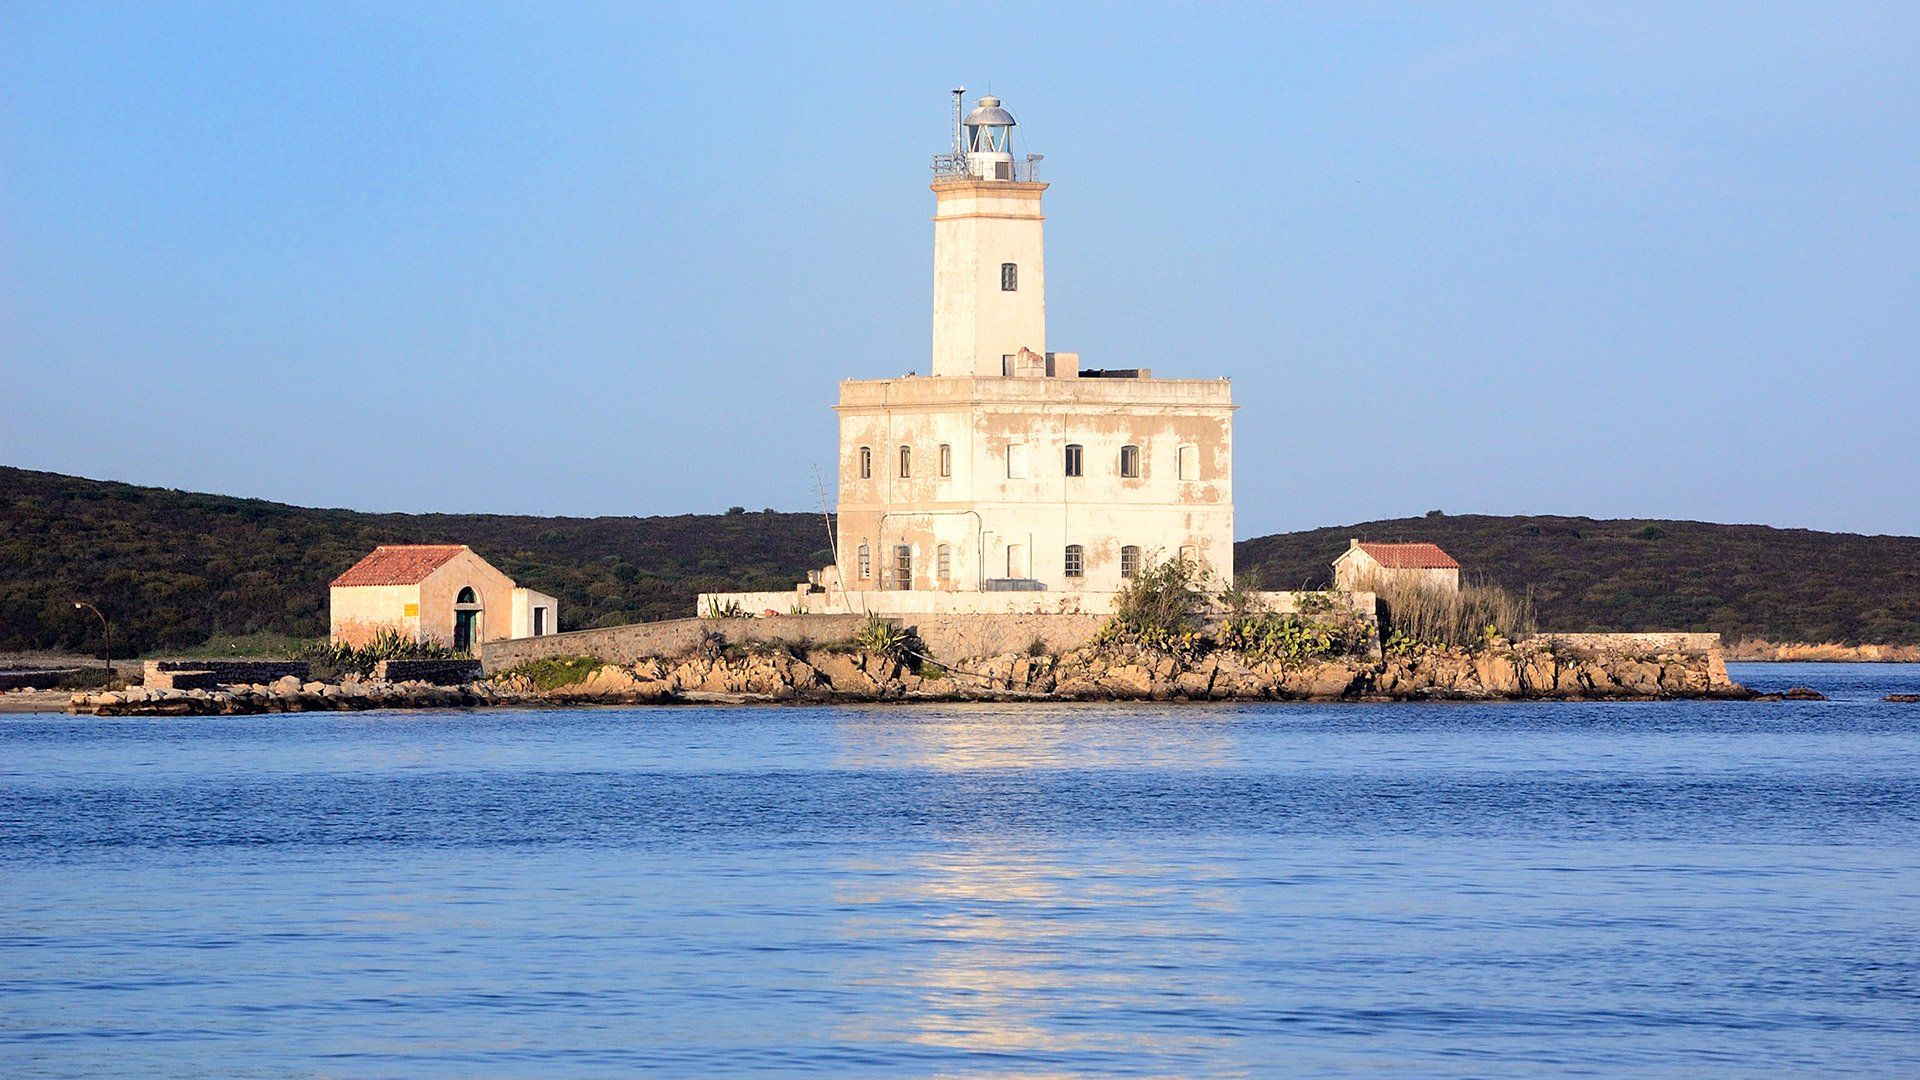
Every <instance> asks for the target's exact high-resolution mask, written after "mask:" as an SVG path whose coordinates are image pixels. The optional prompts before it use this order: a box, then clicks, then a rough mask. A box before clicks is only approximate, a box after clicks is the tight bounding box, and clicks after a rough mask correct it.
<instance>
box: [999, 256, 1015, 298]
mask: <svg viewBox="0 0 1920 1080" xmlns="http://www.w3.org/2000/svg"><path fill="white" fill-rule="evenodd" d="M1019 288H1020V268H1019V267H1018V266H1016V265H1014V264H1013V263H1001V264H1000V291H1001V292H1015V291H1018V290H1019Z"/></svg>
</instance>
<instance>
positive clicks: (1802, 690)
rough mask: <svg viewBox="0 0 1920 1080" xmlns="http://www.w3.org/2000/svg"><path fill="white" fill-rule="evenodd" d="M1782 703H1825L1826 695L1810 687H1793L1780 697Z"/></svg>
mask: <svg viewBox="0 0 1920 1080" xmlns="http://www.w3.org/2000/svg"><path fill="white" fill-rule="evenodd" d="M1780 697H1781V700H1783V701H1825V700H1827V695H1825V694H1823V693H1821V692H1820V691H1818V690H1814V689H1812V688H1810V687H1805V686H1795V687H1793V688H1791V689H1789V690H1788V691H1787V692H1786V693H1784V694H1781V695H1780Z"/></svg>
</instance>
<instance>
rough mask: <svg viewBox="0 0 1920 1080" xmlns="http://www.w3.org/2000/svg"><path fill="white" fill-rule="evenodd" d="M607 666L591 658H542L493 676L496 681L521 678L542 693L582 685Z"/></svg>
mask: <svg viewBox="0 0 1920 1080" xmlns="http://www.w3.org/2000/svg"><path fill="white" fill-rule="evenodd" d="M606 666H607V665H606V664H605V663H603V662H602V661H600V660H599V659H597V658H595V657H591V656H543V657H541V658H540V659H538V660H529V661H527V662H526V663H524V664H518V665H516V666H514V667H511V668H508V669H507V670H505V671H502V672H500V673H499V674H497V675H495V676H494V678H496V679H511V678H516V677H518V678H523V679H527V680H528V681H530V682H532V683H533V685H534V686H536V687H538V688H539V689H540V690H542V691H551V690H558V689H560V688H561V687H563V686H572V685H574V684H575V683H583V682H586V681H587V680H588V679H590V678H592V677H593V673H594V672H596V671H599V670H600V669H601V668H603V667H606Z"/></svg>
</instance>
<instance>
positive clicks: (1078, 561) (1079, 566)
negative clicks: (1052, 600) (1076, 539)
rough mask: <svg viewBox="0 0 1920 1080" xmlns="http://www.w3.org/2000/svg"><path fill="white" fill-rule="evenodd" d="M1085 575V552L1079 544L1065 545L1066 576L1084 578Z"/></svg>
mask: <svg viewBox="0 0 1920 1080" xmlns="http://www.w3.org/2000/svg"><path fill="white" fill-rule="evenodd" d="M1086 573H1087V551H1086V549H1085V548H1083V547H1081V546H1080V545H1079V544H1068V545H1067V576H1068V577H1085V576H1086Z"/></svg>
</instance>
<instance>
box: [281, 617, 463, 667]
mask: <svg viewBox="0 0 1920 1080" xmlns="http://www.w3.org/2000/svg"><path fill="white" fill-rule="evenodd" d="M299 659H302V660H305V661H307V663H308V664H309V665H310V666H311V667H312V669H313V675H314V677H315V678H320V679H325V678H338V677H340V676H342V675H361V676H366V675H371V674H373V668H374V665H375V664H378V663H380V662H381V661H382V660H466V659H470V657H469V656H468V654H466V653H464V652H461V651H459V650H457V649H453V648H449V647H448V646H445V645H441V644H438V643H436V642H432V641H416V640H414V639H413V638H411V637H408V636H406V635H404V634H401V633H398V632H396V631H394V630H390V629H384V628H383V629H381V630H380V631H379V632H378V633H376V634H374V636H373V640H371V641H369V642H367V643H366V644H365V645H360V646H354V645H346V644H342V643H340V642H335V641H316V642H312V643H310V644H308V645H307V647H306V648H304V649H302V650H301V651H300V656H299Z"/></svg>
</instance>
